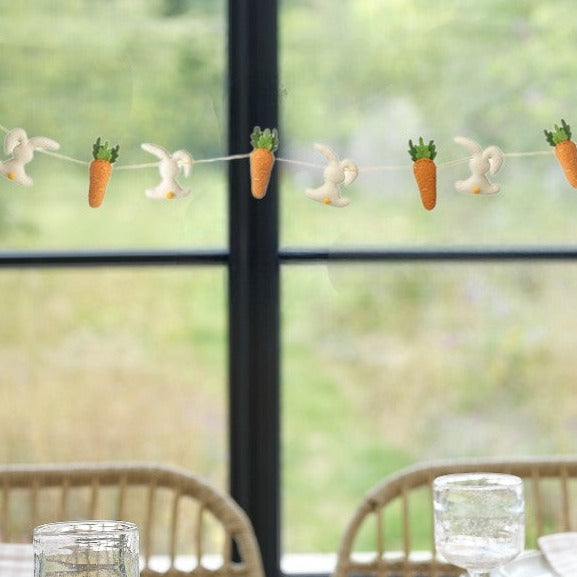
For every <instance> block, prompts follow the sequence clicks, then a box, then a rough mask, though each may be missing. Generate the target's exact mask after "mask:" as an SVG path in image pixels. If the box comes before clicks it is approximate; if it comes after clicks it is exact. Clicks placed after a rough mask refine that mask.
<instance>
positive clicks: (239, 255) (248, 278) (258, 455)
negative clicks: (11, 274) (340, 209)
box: [0, 0, 577, 577]
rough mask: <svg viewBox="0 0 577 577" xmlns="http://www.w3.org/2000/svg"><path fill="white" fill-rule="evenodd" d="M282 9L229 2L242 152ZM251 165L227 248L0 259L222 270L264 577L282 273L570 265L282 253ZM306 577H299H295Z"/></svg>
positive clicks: (274, 489) (259, 107) (508, 251)
mask: <svg viewBox="0 0 577 577" xmlns="http://www.w3.org/2000/svg"><path fill="white" fill-rule="evenodd" d="M278 8H279V0H228V60H229V61H228V79H229V82H228V99H229V116H228V145H229V151H230V153H231V154H236V153H238V152H244V151H246V149H247V147H248V135H249V134H250V132H251V130H252V128H253V126H255V125H260V126H269V127H274V126H276V127H278V125H279V110H278V100H277V97H278V84H279V83H278ZM249 183H250V180H249V173H248V163H230V165H229V207H228V213H229V245H228V249H222V250H221V249H206V250H202V249H196V250H186V249H178V250H171V249H166V250H150V251H146V250H142V251H137V250H107V251H2V252H0V269H17V268H51V267H55V268H78V267H90V268H95V267H146V266H153V267H159V266H168V267H179V266H185V267H197V266H218V267H224V268H226V270H227V272H228V317H229V327H228V329H229V335H228V361H229V371H228V372H229V387H228V394H229V399H228V409H229V423H228V425H229V431H228V442H229V489H230V492H231V494H232V496H233V497H234V498H235V499H236V500H237V501H238V502H239V504H240V505H241V506H242V507H243V508H244V509H245V511H246V512H247V514H248V515H249V517H250V519H251V521H252V523H253V526H254V528H255V532H256V535H257V539H258V541H259V544H260V547H261V550H262V555H263V563H264V569H265V572H266V575H268V577H278V576H280V575H281V574H282V571H281V564H280V561H281V514H280V511H281V504H280V496H281V458H280V457H281V438H280V423H281V383H280V359H281V340H280V331H281V326H280V298H281V286H280V272H281V268H282V267H283V266H295V265H299V264H303V263H304V264H310V263H320V264H322V265H325V264H326V263H327V262H328V261H329V260H330V261H331V262H341V263H380V264H382V265H385V266H386V265H387V264H391V263H410V262H421V263H423V262H426V263H441V262H454V263H471V262H477V263H484V262H501V263H502V262H511V261H514V262H528V261H530V262H537V261H547V262H553V261H564V262H567V261H576V260H577V248H575V247H572V246H551V247H526V246H522V247H511V248H501V247H496V248H478V247H462V248H459V247H457V248H446V247H430V248H423V249H413V248H406V249H404V248H395V249H390V250H389V249H386V248H355V249H352V248H351V249H342V250H335V248H334V247H330V249H329V248H325V247H317V248H310V247H301V248H283V247H279V202H278V194H277V192H278V182H277V178H276V174H274V173H273V177H272V180H271V183H270V187H269V192H268V194H267V196H266V197H265V199H263V200H260V201H256V200H255V199H253V198H252V197H251V194H250V189H249ZM301 577H302V576H301Z"/></svg>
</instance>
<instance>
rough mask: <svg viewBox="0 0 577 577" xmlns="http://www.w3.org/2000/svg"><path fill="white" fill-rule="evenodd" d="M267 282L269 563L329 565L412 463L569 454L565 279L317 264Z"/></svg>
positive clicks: (568, 269)
mask: <svg viewBox="0 0 577 577" xmlns="http://www.w3.org/2000/svg"><path fill="white" fill-rule="evenodd" d="M283 281H284V285H283V320H284V323H283V334H282V339H283V345H284V349H283V357H282V367H283V374H282V379H283V414H282V422H283V446H282V454H283V471H282V478H283V493H282V494H283V550H284V552H285V554H287V555H288V554H296V553H310V552H321V553H332V552H335V551H336V550H337V548H338V545H339V541H340V538H341V536H342V532H343V531H344V527H345V525H346V523H347V522H348V521H349V519H350V517H351V515H352V513H353V511H354V509H355V508H356V506H357V504H358V503H359V502H360V499H361V497H362V496H363V495H364V494H365V492H366V491H367V490H368V489H369V488H371V487H372V486H374V485H375V484H376V483H377V481H379V480H381V479H382V478H383V477H385V476H386V475H388V474H390V473H392V472H394V471H396V470H398V469H400V468H402V467H404V466H408V465H412V464H414V463H415V462H418V461H422V460H430V459H441V458H456V457H466V456H467V457H474V456H509V455H519V456H522V455H547V454H554V453H572V452H574V450H575V411H576V410H577V404H576V403H577V401H576V399H575V394H574V383H575V381H576V379H577V370H576V368H575V363H574V362H573V358H574V351H575V346H576V341H575V330H574V327H575V323H576V322H577V315H576V313H575V311H574V310H573V309H571V307H568V306H567V304H566V303H567V297H566V295H570V294H573V293H574V292H575V291H577V266H576V265H574V264H570V263H566V264H561V263H559V264H511V263H508V264H477V265H472V264H464V263H463V264H421V265H420V264H404V265H403V264H398V265H372V266H368V265H367V266H363V265H358V266H357V265H350V264H349V265H338V264H331V265H329V266H328V267H322V266H316V267H313V266H310V267H309V266H302V267H290V268H285V269H284V272H283ZM311 318H314V323H311V322H310V319H311ZM285 559H287V562H288V557H285ZM290 560H291V561H294V558H293V559H290ZM289 566H292V565H289ZM325 568H326V566H325Z"/></svg>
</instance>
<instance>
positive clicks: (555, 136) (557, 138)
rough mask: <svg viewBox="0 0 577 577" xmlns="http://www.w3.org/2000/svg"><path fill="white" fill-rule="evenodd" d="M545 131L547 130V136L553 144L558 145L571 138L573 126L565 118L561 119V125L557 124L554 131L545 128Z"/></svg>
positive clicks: (548, 140)
mask: <svg viewBox="0 0 577 577" xmlns="http://www.w3.org/2000/svg"><path fill="white" fill-rule="evenodd" d="M543 132H545V138H546V139H547V142H548V143H549V144H550V145H551V146H557V144H559V143H560V142H565V141H566V140H571V127H570V126H569V125H568V124H567V123H566V122H565V121H564V120H561V126H559V125H558V124H556V125H555V127H554V129H553V131H551V130H544V131H543Z"/></svg>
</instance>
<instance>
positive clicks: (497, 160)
mask: <svg viewBox="0 0 577 577" xmlns="http://www.w3.org/2000/svg"><path fill="white" fill-rule="evenodd" d="M483 158H485V159H487V160H488V161H489V165H490V166H491V168H490V169H489V172H490V173H491V174H492V175H495V174H497V172H499V169H500V168H501V166H503V151H502V150H501V149H500V148H499V147H498V146H488V147H487V148H485V150H483Z"/></svg>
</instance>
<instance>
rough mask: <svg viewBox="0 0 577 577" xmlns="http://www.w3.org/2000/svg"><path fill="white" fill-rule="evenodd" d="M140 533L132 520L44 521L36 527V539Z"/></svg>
mask: <svg viewBox="0 0 577 577" xmlns="http://www.w3.org/2000/svg"><path fill="white" fill-rule="evenodd" d="M130 533H138V527H137V525H136V523H132V522H131V521H113V520H108V519H103V520H98V519H90V520H87V521H55V522H53V523H44V524H42V525H38V526H37V527H35V528H34V532H33V536H34V539H36V538H40V537H48V538H50V537H53V538H59V537H66V536H69V535H73V536H82V535H90V537H92V538H96V539H97V538H98V537H99V535H102V536H103V537H110V535H115V534H116V535H123V534H130Z"/></svg>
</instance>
